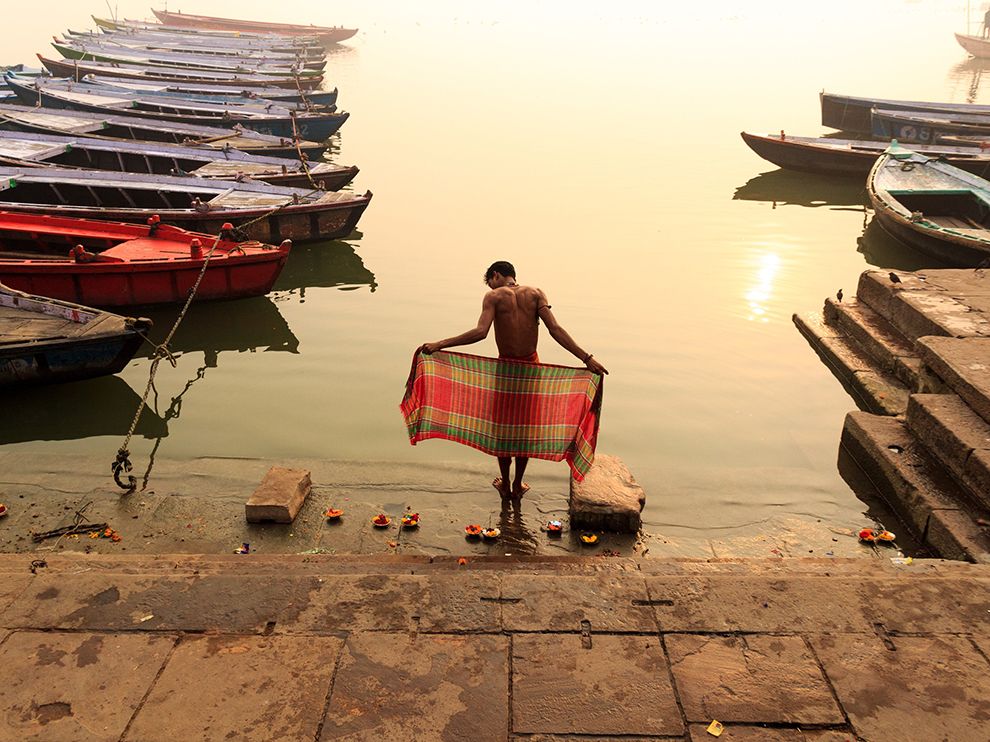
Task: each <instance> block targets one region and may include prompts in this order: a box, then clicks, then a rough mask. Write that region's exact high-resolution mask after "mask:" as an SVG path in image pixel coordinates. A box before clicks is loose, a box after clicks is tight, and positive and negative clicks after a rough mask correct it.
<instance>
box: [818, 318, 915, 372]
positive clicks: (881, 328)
mask: <svg viewBox="0 0 990 742" xmlns="http://www.w3.org/2000/svg"><path fill="white" fill-rule="evenodd" d="M825 317H826V318H829V317H833V318H834V319H833V320H830V321H831V322H832V323H833V324H835V325H836V326H837V327H839V328H840V329H841V330H842V331H843V332H844V333H845V334H846V336H848V337H849V338H850V339H851V340H853V341H854V342H855V343H856V344H857V345H858V346H859V347H861V348H862V349H863V350H864V351H865V353H866V355H867V356H868V357H869V358H871V359H873V360H874V362H875V364H876V365H877V366H879V368H881V369H882V370H883V371H885V372H886V373H889V374H893V375H894V376H896V377H897V378H898V380H900V381H901V382H902V383H903V384H905V385H907V386H908V387H909V388H911V389H913V388H914V387H915V384H916V383H917V381H918V368H919V367H920V365H921V361H920V360H919V359H918V356H917V353H916V352H915V350H914V345H913V343H912V342H911V341H910V340H908V339H907V338H905V337H904V336H903V335H901V333H900V332H899V331H898V330H897V329H895V328H894V326H893V325H891V324H890V323H889V322H887V321H886V320H885V319H884V318H883V317H881V316H880V315H879V314H877V313H876V312H875V311H873V310H872V309H870V308H869V307H868V306H866V305H865V304H860V303H859V302H857V301H856V300H855V299H851V300H847V301H846V302H845V303H838V302H836V301H834V300H833V299H827V300H826V302H825Z"/></svg>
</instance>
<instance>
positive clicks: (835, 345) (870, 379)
mask: <svg viewBox="0 0 990 742" xmlns="http://www.w3.org/2000/svg"><path fill="white" fill-rule="evenodd" d="M793 320H794V324H795V325H796V326H797V328H798V331H799V332H800V333H801V334H802V335H804V337H805V338H806V339H807V341H808V343H809V344H810V345H811V347H812V348H813V349H814V350H815V352H816V353H818V356H819V357H820V358H821V359H822V360H823V361H824V362H825V365H826V366H828V368H829V370H830V371H831V372H832V374H833V375H834V376H835V377H836V378H837V379H838V380H839V381H840V382H841V383H842V385H843V387H845V389H846V391H848V392H849V394H850V395H851V396H852V398H853V399H854V400H856V404H857V406H858V407H859V408H860V409H862V410H866V411H867V412H874V413H876V414H878V415H897V414H900V413H902V412H903V411H904V410H905V409H906V408H907V400H908V395H909V393H910V392H909V390H908V388H907V387H906V386H904V384H902V383H901V382H900V380H899V379H897V378H896V377H894V376H893V375H892V374H890V373H887V372H885V371H884V370H883V369H882V368H881V367H880V366H879V365H878V364H877V363H875V362H874V361H873V360H872V359H870V358H869V356H868V355H867V354H866V352H864V351H863V350H862V349H861V348H859V347H858V346H857V344H856V343H855V342H854V341H852V340H850V339H849V338H848V337H847V336H845V335H843V334H841V331H840V330H839V329H838V328H836V327H834V326H830V325H828V324H827V323H826V322H825V320H824V318H823V315H822V313H820V312H819V313H813V314H807V315H797V314H795V315H794V317H793Z"/></svg>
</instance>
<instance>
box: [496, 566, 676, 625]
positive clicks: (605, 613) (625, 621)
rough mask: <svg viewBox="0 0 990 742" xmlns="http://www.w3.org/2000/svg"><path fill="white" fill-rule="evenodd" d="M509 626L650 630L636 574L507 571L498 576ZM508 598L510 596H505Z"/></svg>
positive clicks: (649, 610)
mask: <svg viewBox="0 0 990 742" xmlns="http://www.w3.org/2000/svg"><path fill="white" fill-rule="evenodd" d="M502 597H503V600H504V601H505V602H504V604H503V608H502V610H503V616H504V619H505V628H506V629H507V630H509V631H580V630H581V629H582V623H581V622H582V621H588V622H589V624H590V630H591V631H610V632H623V631H636V632H639V631H656V628H657V623H656V619H655V618H654V616H653V610H652V608H651V607H650V606H649V605H647V594H646V585H645V582H644V580H643V579H642V578H641V577H639V576H638V575H633V574H627V575H621V576H616V575H607V576H606V575H602V576H598V577H593V578H590V579H589V578H587V577H566V576H555V575H539V576H535V575H508V576H506V577H504V578H503V581H502ZM509 601H511V602H509Z"/></svg>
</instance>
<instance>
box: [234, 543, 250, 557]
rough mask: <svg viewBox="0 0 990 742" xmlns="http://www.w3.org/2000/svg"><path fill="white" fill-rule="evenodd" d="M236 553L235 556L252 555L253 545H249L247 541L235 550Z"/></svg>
mask: <svg viewBox="0 0 990 742" xmlns="http://www.w3.org/2000/svg"><path fill="white" fill-rule="evenodd" d="M234 553H235V554H250V553H251V544H249V543H248V542H247V541H245V542H244V543H243V544H241V545H240V546H238V547H237V548H236V549H234Z"/></svg>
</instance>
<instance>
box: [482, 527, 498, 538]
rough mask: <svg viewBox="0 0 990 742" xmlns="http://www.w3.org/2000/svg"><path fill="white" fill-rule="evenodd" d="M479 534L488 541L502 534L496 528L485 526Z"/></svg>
mask: <svg viewBox="0 0 990 742" xmlns="http://www.w3.org/2000/svg"><path fill="white" fill-rule="evenodd" d="M481 535H482V536H484V537H485V538H486V539H488V540H489V541H494V540H495V539H497V538H498V537H499V536H501V535H502V532H501V531H500V530H499V529H498V528H486V529H485V530H483V531H482V532H481Z"/></svg>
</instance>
